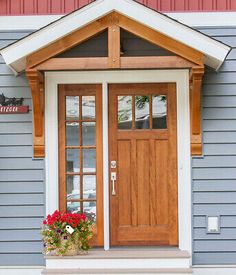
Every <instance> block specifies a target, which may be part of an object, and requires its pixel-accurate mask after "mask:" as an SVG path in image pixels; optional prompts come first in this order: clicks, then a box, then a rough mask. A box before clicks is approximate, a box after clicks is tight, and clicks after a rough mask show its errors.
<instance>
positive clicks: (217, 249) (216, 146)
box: [192, 28, 236, 264]
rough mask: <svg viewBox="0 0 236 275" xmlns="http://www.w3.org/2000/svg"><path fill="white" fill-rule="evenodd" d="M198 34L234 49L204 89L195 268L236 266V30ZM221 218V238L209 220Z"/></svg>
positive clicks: (196, 166)
mask: <svg viewBox="0 0 236 275" xmlns="http://www.w3.org/2000/svg"><path fill="white" fill-rule="evenodd" d="M200 31H202V32H204V33H206V34H208V35H210V36H212V37H214V38H216V39H217V40H219V41H222V42H224V43H226V44H228V45H230V46H232V47H233V49H232V51H231V52H230V54H229V55H228V57H227V60H226V61H225V62H224V64H223V66H222V67H221V69H220V71H219V72H218V73H214V72H207V73H206V75H205V78H204V83H203V92H202V108H203V112H202V113H203V143H204V145H203V157H200V158H197V157H194V158H193V159H192V179H193V187H192V189H193V197H192V198H193V250H194V254H193V255H194V256H193V262H194V264H235V263H236V260H235V259H236V42H235V41H236V29H235V28H212V29H209V28H202V29H200ZM208 215H213V216H215V215H216V216H220V222H221V223H220V226H221V230H220V234H207V232H206V228H207V220H206V218H207V216H208Z"/></svg>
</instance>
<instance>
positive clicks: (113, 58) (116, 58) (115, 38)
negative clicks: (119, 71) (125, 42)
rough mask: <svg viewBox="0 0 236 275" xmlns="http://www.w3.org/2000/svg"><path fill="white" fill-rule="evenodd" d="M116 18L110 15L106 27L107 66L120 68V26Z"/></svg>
mask: <svg viewBox="0 0 236 275" xmlns="http://www.w3.org/2000/svg"><path fill="white" fill-rule="evenodd" d="M117 23H118V18H117V17H116V15H114V14H113V15H111V17H110V25H109V27H108V67H109V68H120V27H119V26H118V24H117Z"/></svg>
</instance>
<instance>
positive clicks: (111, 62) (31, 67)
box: [26, 12, 204, 158]
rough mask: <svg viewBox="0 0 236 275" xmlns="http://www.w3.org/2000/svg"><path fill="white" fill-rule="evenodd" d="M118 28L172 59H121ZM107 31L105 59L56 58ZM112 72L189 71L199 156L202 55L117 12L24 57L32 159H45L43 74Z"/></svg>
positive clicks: (193, 138) (193, 135) (194, 139)
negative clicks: (30, 99)
mask: <svg viewBox="0 0 236 275" xmlns="http://www.w3.org/2000/svg"><path fill="white" fill-rule="evenodd" d="M120 28H122V29H125V30H127V31H128V32H131V33H133V34H135V35H137V36H138V37H140V38H142V39H145V40H147V41H148V42H150V43H153V44H155V45H157V46H159V47H162V48H164V49H166V50H168V51H170V52H172V53H173V54H174V56H148V57H147V56H137V57H122V56H121V44H120ZM106 29H107V30H108V56H107V57H87V58H79V57H77V58H76V57H74V58H57V57H56V56H57V55H59V54H61V53H63V52H65V51H68V50H69V49H71V48H72V47H75V46H77V45H79V44H81V43H83V42H85V41H86V40H89V39H91V38H92V37H93V36H95V35H97V34H98V33H100V32H102V31H104V30H106ZM114 69H121V70H122V69H189V70H190V78H189V81H190V95H191V102H190V106H191V125H192V126H191V129H192V130H191V152H192V155H201V153H202V144H201V143H202V142H201V139H202V138H201V83H202V77H203V75H204V55H203V53H201V52H199V51H197V50H195V49H193V48H191V47H189V46H187V45H185V44H183V43H181V42H178V41H176V40H174V39H172V38H170V37H167V36H166V35H163V34H162V33H160V32H157V31H154V30H152V29H150V28H148V27H147V26H144V25H142V24H140V23H138V22H136V21H134V20H132V19H129V18H127V17H125V16H123V15H121V14H119V13H117V12H112V13H110V14H108V15H106V16H104V17H103V18H101V19H98V20H96V21H95V22H92V23H90V24H89V25H87V26H85V27H84V28H82V29H79V30H77V31H75V32H73V33H71V34H69V35H68V36H66V37H63V38H62V39H60V40H58V41H56V42H54V43H52V44H50V45H48V46H46V47H44V48H42V49H40V50H39V51H36V52H34V53H32V54H30V55H29V56H27V58H26V74H27V77H28V79H29V81H30V86H31V91H32V97H33V104H34V156H35V157H36V158H37V157H44V132H43V127H44V114H43V110H44V89H43V85H44V84H43V83H44V80H43V72H44V71H68V70H75V71H76V70H77V71H78V70H79V71H81V70H114Z"/></svg>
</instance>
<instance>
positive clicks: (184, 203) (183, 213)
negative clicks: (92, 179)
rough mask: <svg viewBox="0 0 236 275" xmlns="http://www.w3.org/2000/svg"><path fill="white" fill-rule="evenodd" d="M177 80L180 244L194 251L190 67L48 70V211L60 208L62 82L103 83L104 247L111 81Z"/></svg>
mask: <svg viewBox="0 0 236 275" xmlns="http://www.w3.org/2000/svg"><path fill="white" fill-rule="evenodd" d="M161 82H175V83H176V84H177V144H178V148H177V151H178V154H177V155H178V207H179V209H178V211H179V213H178V219H179V248H180V249H181V250H187V251H189V253H190V254H192V238H191V234H192V232H191V156H190V119H189V71H188V70H133V71H131V70H129V71H96V72H95V71H89V72H46V73H45V90H46V97H45V100H46V102H45V106H46V107H45V146H46V159H45V165H46V214H48V213H52V212H53V211H54V210H55V209H58V206H59V202H58V189H59V188H58V115H57V112H58V110H57V106H58V102H57V100H58V99H57V93H58V84H68V83H71V84H72V83H76V84H80V83H81V84H91V83H94V84H96V83H100V84H102V85H103V158H104V159H103V162H104V169H103V172H104V237H105V241H104V242H105V243H104V248H105V249H109V193H108V190H109V188H108V186H109V179H108V106H107V103H108V97H107V96H108V88H107V87H108V83H161Z"/></svg>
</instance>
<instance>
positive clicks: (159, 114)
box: [152, 95, 167, 129]
mask: <svg viewBox="0 0 236 275" xmlns="http://www.w3.org/2000/svg"><path fill="white" fill-rule="evenodd" d="M152 123H153V129H166V128H167V97H166V96H165V95H154V96H152Z"/></svg>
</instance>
